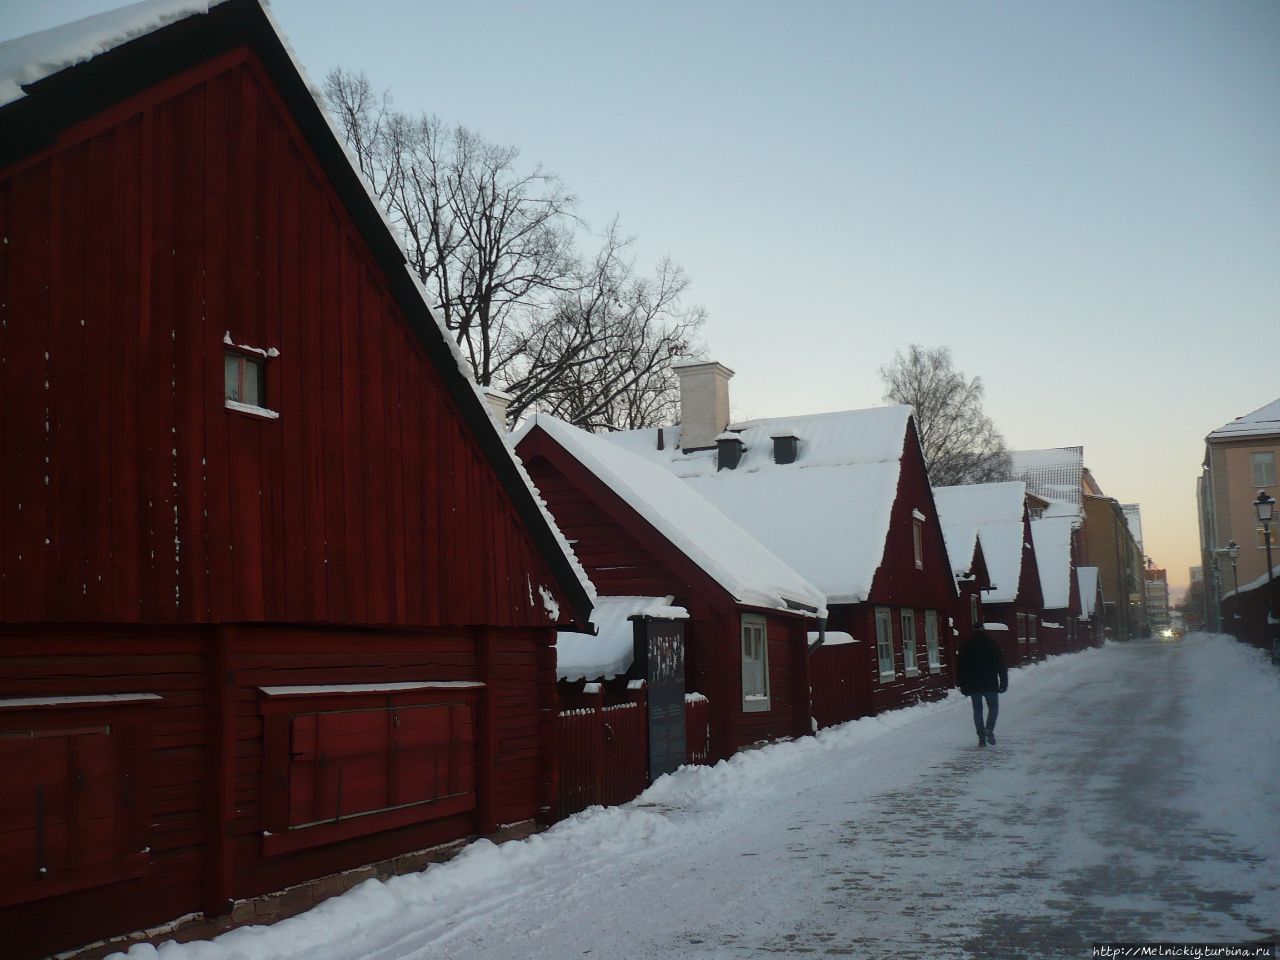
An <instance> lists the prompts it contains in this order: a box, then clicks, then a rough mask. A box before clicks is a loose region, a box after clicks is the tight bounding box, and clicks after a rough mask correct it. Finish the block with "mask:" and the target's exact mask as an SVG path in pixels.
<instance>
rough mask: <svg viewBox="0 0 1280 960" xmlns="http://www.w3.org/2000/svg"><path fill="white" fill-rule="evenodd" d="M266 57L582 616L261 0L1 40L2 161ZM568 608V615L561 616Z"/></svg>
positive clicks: (208, 4) (534, 506)
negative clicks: (206, 66)
mask: <svg viewBox="0 0 1280 960" xmlns="http://www.w3.org/2000/svg"><path fill="white" fill-rule="evenodd" d="M242 45H248V46H249V47H250V48H251V49H252V50H253V51H254V53H255V54H256V55H257V56H258V58H259V59H260V60H261V62H262V64H263V66H264V67H265V68H266V70H267V72H268V73H269V74H270V76H271V79H272V81H273V82H274V84H275V85H276V88H277V90H278V92H279V94H280V96H281V97H282V99H283V100H284V102H285V103H286V105H287V106H288V108H289V111H290V114H291V115H292V117H293V120H294V121H295V122H296V123H297V125H298V128H299V129H300V130H301V131H302V134H303V136H304V137H305V138H306V140H307V143H308V145H309V146H310V148H311V150H312V151H313V152H314V154H315V156H316V159H317V160H318V161H319V163H320V165H321V167H322V168H323V169H324V173H325V175H326V177H327V179H328V180H329V183H330V184H331V186H332V187H333V188H334V190H335V192H336V193H337V195H338V198H339V199H340V201H341V202H342V204H343V206H344V207H345V208H346V210H347V213H348V214H349V215H350V217H351V219H352V222H353V223H354V224H355V226H356V228H357V229H358V230H359V231H360V234H361V236H362V237H363V239H364V241H365V243H366V244H367V245H368V248H369V252H370V253H371V255H372V256H373V257H374V259H375V260H376V261H377V263H378V265H379V267H380V269H381V270H382V273H383V275H384V276H385V278H386V280H387V285H388V289H389V291H390V292H391V295H392V297H393V298H394V299H395V301H396V303H397V305H398V306H399V307H400V309H401V311H402V312H403V314H404V316H405V317H406V319H407V320H408V323H409V326H410V328H411V330H412V331H413V333H414V334H415V335H416V336H417V338H418V340H419V341H420V342H421V343H422V345H423V347H424V349H425V350H426V352H427V354H428V356H429V357H430V358H431V360H432V362H433V365H434V367H435V369H436V371H437V372H438V373H439V375H440V378H441V380H442V381H443V383H444V385H445V388H446V390H448V392H449V393H450V395H451V396H452V397H453V399H454V400H455V402H456V403H457V404H458V408H459V410H460V413H461V416H462V418H463V420H464V421H465V422H466V424H467V426H468V427H469V429H470V432H471V434H472V436H474V438H475V439H476V441H477V443H478V445H479V447H480V449H481V451H482V453H483V455H484V456H485V458H486V459H487V460H488V462H489V463H490V465H491V466H492V467H493V469H494V471H495V473H496V474H497V476H498V479H499V481H500V482H501V483H502V486H503V488H504V489H505V490H506V492H507V494H508V495H509V496H510V497H511V499H512V502H513V504H514V506H515V509H516V512H517V514H518V515H519V517H520V519H521V521H522V522H523V523H524V525H525V527H526V529H527V530H528V531H529V534H530V536H531V538H532V539H533V542H534V543H535V544H536V546H537V547H538V549H539V552H540V553H541V555H542V556H543V558H544V559H545V560H546V562H547V565H548V567H549V568H550V569H551V571H552V573H553V574H554V575H555V577H556V580H557V583H558V584H559V586H560V589H561V590H562V591H563V592H564V595H565V597H566V599H568V601H569V602H570V605H571V606H572V608H573V612H574V618H573V619H574V620H575V621H576V622H577V623H580V624H581V623H586V622H587V620H588V617H589V612H590V609H591V604H592V598H593V597H594V593H595V591H594V588H593V587H592V585H591V582H590V580H588V579H587V576H586V574H585V573H584V572H583V570H582V567H581V566H580V565H579V564H578V561H577V559H576V558H575V556H574V554H573V550H572V549H571V548H570V546H569V544H568V542H567V541H566V540H565V539H564V537H563V536H562V535H561V534H560V531H559V529H558V528H557V527H556V525H555V522H554V521H553V520H552V519H551V516H550V514H548V513H547V512H546V509H545V508H544V507H543V505H542V501H541V500H540V499H539V498H538V497H537V496H536V494H535V492H534V489H533V484H532V482H531V481H530V480H529V477H528V475H527V474H526V473H525V472H524V467H523V465H521V464H520V462H519V461H518V460H517V459H516V457H515V453H514V451H513V449H512V448H511V447H510V445H509V444H508V443H507V441H506V440H505V438H504V435H503V434H502V433H501V432H500V431H499V430H498V429H497V426H496V425H495V423H494V422H493V420H492V419H491V418H490V416H489V414H488V411H487V409H486V407H485V405H484V402H483V398H482V396H481V393H480V388H479V387H478V386H477V385H476V382H475V380H474V378H473V377H472V375H471V372H470V368H469V366H468V365H467V362H466V360H465V359H464V358H463V356H462V353H461V351H460V350H459V349H458V346H457V344H456V343H455V342H454V340H453V338H452V337H451V336H450V335H449V334H448V332H447V331H446V330H444V328H443V327H442V326H441V325H440V324H439V322H438V321H437V320H436V319H435V317H434V316H433V314H432V312H431V310H430V309H429V308H428V306H427V299H426V291H425V290H424V289H423V287H422V285H421V283H420V281H419V280H418V278H417V277H416V275H414V274H413V273H412V272H411V270H410V269H409V267H408V266H407V258H406V256H405V252H404V248H403V246H402V244H401V240H400V238H399V235H398V234H397V232H396V230H395V229H394V228H393V227H392V226H391V224H390V221H389V220H388V219H387V216H386V213H385V212H384V211H383V209H382V207H381V206H380V205H379V203H378V202H377V200H376V199H375V198H374V194H373V191H372V190H371V188H370V187H369V185H368V183H367V181H366V180H365V179H364V177H363V176H362V175H361V174H360V173H359V166H358V165H357V164H356V163H355V162H354V161H353V160H352V158H351V155H350V154H349V153H348V152H347V149H346V147H345V146H344V144H343V141H342V137H341V136H340V135H339V133H338V132H337V127H336V126H335V124H334V122H333V120H332V119H331V118H330V116H329V114H328V112H327V110H326V109H325V107H324V105H323V97H322V95H321V94H320V92H319V88H318V87H316V86H315V84H313V83H312V82H311V81H310V80H309V79H308V77H307V75H306V72H305V71H304V70H303V68H302V65H301V64H300V63H299V61H298V60H297V58H296V57H295V56H294V54H293V51H292V50H291V48H290V47H289V44H288V41H287V40H286V39H285V38H284V35H283V33H282V32H281V31H280V28H279V26H278V25H277V24H276V22H275V20H274V18H273V17H272V16H271V13H270V10H269V9H268V8H267V7H265V6H264V5H263V3H262V2H260V0H145V2H142V3H136V4H133V5H132V6H128V7H123V8H121V9H119V10H115V11H111V12H109V13H104V14H99V15H97V16H93V17H88V18H86V19H83V20H79V21H76V22H75V23H70V24H66V25H64V26H61V27H55V28H53V29H51V30H44V31H40V32H39V33H34V34H30V35H28V36H26V37H21V38H18V39H15V40H10V41H7V42H5V43H3V44H0V168H3V167H5V166H8V165H9V164H11V163H13V162H15V161H17V160H20V159H22V158H23V157H26V156H29V155H31V154H34V153H37V152H39V151H41V150H43V149H46V148H47V147H49V146H51V145H52V144H54V143H55V142H56V140H57V138H58V136H59V134H60V133H61V131H63V130H64V129H66V128H68V127H70V126H72V125H74V124H76V123H79V122H81V121H83V120H86V119H88V118H89V117H92V116H94V115H96V114H97V113H100V112H101V111H103V110H105V109H106V108H108V107H110V106H112V105H113V104H115V103H118V102H120V101H122V100H125V99H127V98H129V97H131V96H134V95H135V94H138V93H141V92H142V91H144V90H146V89H148V88H150V87H152V86H155V85H156V84H158V83H160V82H162V81H164V80H165V79H167V78H168V77H171V76H173V75H175V74H177V73H179V72H181V71H183V70H186V69H189V68H190V67H193V66H196V65H198V64H200V63H204V62H207V61H208V60H210V59H212V58H213V57H215V56H218V55H219V54H222V53H225V52H227V51H229V50H232V49H235V48H236V47H239V46H242ZM562 619H568V618H562Z"/></svg>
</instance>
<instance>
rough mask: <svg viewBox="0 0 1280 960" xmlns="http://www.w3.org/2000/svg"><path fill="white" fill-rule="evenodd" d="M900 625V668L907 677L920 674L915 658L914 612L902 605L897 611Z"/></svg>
mask: <svg viewBox="0 0 1280 960" xmlns="http://www.w3.org/2000/svg"><path fill="white" fill-rule="evenodd" d="M899 619H900V621H901V625H902V669H903V673H905V674H906V675H907V676H908V677H918V676H919V675H920V663H919V661H918V660H917V659H916V612H915V611H914V610H912V609H911V608H910V607H903V608H902V610H901V612H900V613H899Z"/></svg>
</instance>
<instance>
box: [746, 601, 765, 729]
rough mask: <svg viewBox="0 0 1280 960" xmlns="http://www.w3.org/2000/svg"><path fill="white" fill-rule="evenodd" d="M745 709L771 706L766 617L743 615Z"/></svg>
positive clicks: (762, 709)
mask: <svg viewBox="0 0 1280 960" xmlns="http://www.w3.org/2000/svg"><path fill="white" fill-rule="evenodd" d="M742 709H743V712H745V713H756V712H761V711H765V710H768V709H769V631H768V627H767V625H766V624H765V620H764V617H761V616H758V615H757V614H754V613H744V614H743V615H742Z"/></svg>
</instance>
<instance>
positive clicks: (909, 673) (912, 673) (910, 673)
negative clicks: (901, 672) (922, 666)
mask: <svg viewBox="0 0 1280 960" xmlns="http://www.w3.org/2000/svg"><path fill="white" fill-rule="evenodd" d="M907 676H908V677H918V676H920V671H919V670H908V671H907Z"/></svg>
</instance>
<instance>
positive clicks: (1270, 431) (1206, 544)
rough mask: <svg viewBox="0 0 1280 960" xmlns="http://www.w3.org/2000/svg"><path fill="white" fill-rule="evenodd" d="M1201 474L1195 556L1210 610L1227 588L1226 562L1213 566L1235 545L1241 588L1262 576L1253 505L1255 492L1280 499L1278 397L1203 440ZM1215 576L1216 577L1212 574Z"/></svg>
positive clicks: (1276, 543) (1276, 554)
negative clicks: (1197, 555) (1203, 575)
mask: <svg viewBox="0 0 1280 960" xmlns="http://www.w3.org/2000/svg"><path fill="white" fill-rule="evenodd" d="M1204 442H1205V452H1204V463H1203V470H1202V473H1201V475H1200V480H1199V483H1198V484H1197V487H1196V501H1197V505H1198V508H1199V511H1200V518H1199V519H1200V557H1201V563H1202V565H1203V568H1204V570H1205V572H1206V573H1207V574H1208V578H1207V579H1208V580H1209V582H1208V583H1207V584H1206V589H1207V591H1211V592H1212V593H1213V597H1212V599H1213V606H1214V607H1216V605H1217V601H1218V600H1219V599H1220V597H1221V594H1222V589H1221V585H1222V583H1223V582H1224V581H1225V582H1226V583H1227V587H1226V589H1230V588H1231V584H1230V581H1231V579H1232V572H1231V569H1230V562H1229V561H1224V562H1223V563H1222V564H1221V565H1219V563H1218V561H1219V559H1220V558H1221V557H1222V556H1223V553H1224V552H1225V551H1226V549H1227V545H1228V544H1229V543H1230V542H1231V541H1232V540H1234V541H1235V542H1236V543H1238V544H1239V545H1240V556H1239V559H1238V564H1239V567H1238V569H1237V571H1236V573H1237V574H1238V576H1239V578H1240V583H1241V584H1244V583H1250V582H1252V581H1254V580H1256V579H1257V578H1258V577H1261V576H1264V575H1265V574H1266V572H1267V565H1266V552H1265V549H1264V544H1263V539H1262V526H1261V525H1260V524H1259V523H1258V519H1257V514H1256V513H1255V512H1254V508H1253V501H1254V500H1255V499H1256V498H1257V496H1258V492H1259V491H1260V490H1262V491H1266V492H1267V493H1268V494H1269V495H1271V496H1272V497H1275V498H1276V499H1278V500H1280V485H1278V484H1277V474H1278V473H1280V469H1278V465H1280V398H1277V399H1275V400H1272V401H1271V402H1270V403H1268V404H1267V405H1266V406H1264V407H1260V408H1258V409H1257V410H1254V411H1253V412H1252V413H1248V414H1245V415H1244V416H1243V417H1238V418H1237V419H1235V420H1232V421H1231V422H1230V423H1225V424H1223V425H1222V426H1220V427H1218V429H1216V430H1214V431H1213V432H1211V433H1210V434H1209V435H1208V436H1207V437H1205V438H1204ZM1278 532H1280V531H1277V529H1276V527H1275V526H1274V525H1273V526H1272V529H1271V549H1272V558H1273V562H1275V561H1280V536H1277V533H1278ZM1215 569H1217V570H1219V572H1220V575H1219V576H1218V577H1214V576H1213V571H1214V570H1215Z"/></svg>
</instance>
